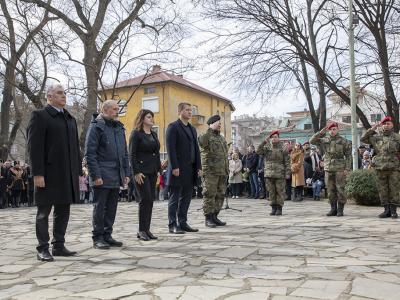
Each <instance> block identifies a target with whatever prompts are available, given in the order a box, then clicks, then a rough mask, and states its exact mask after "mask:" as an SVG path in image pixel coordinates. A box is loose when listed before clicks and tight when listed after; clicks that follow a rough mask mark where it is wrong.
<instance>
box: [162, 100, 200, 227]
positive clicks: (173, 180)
mask: <svg viewBox="0 0 400 300" xmlns="http://www.w3.org/2000/svg"><path fill="white" fill-rule="evenodd" d="M178 114H179V119H178V120H177V121H175V122H172V123H171V124H169V125H168V129H167V134H166V141H167V152H168V161H169V162H168V170H167V185H168V186H169V188H170V198H169V202H168V219H169V224H168V227H169V232H170V233H175V234H183V233H185V232H197V231H199V230H198V229H194V228H192V227H190V226H189V224H188V223H187V213H188V210H189V206H190V201H191V199H192V189H193V185H194V184H195V182H197V177H198V175H199V172H200V170H201V162H200V149H199V145H198V143H197V133H196V129H195V128H194V127H193V126H192V125H191V124H190V123H189V120H190V119H191V118H192V106H191V104H189V103H180V104H179V105H178Z"/></svg>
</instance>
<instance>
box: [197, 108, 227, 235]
mask: <svg viewBox="0 0 400 300" xmlns="http://www.w3.org/2000/svg"><path fill="white" fill-rule="evenodd" d="M220 120H221V117H220V116H218V115H214V116H212V117H210V118H209V119H208V121H207V124H208V125H209V126H210V127H209V129H208V130H207V132H206V133H204V134H203V135H200V136H199V146H200V153H201V164H202V166H203V211H204V216H205V225H206V226H207V227H211V228H213V227H216V226H224V225H226V223H225V222H222V221H221V220H219V219H218V214H219V212H220V210H221V208H222V205H223V204H224V199H225V192H226V182H227V178H228V172H229V166H228V145H227V143H226V141H225V138H224V137H223V136H221V134H220V131H221V121H220Z"/></svg>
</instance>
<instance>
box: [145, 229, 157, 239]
mask: <svg viewBox="0 0 400 300" xmlns="http://www.w3.org/2000/svg"><path fill="white" fill-rule="evenodd" d="M146 233H147V236H148V237H149V238H150V239H151V240H157V239H158V237H156V236H155V235H153V234H152V233H151V232H150V230H147V231H146Z"/></svg>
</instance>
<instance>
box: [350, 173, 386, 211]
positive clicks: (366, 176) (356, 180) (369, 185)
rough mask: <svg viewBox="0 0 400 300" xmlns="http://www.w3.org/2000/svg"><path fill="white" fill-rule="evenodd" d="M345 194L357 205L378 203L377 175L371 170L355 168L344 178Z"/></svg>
mask: <svg viewBox="0 0 400 300" xmlns="http://www.w3.org/2000/svg"><path fill="white" fill-rule="evenodd" d="M346 195H347V196H348V197H349V198H353V199H354V200H355V201H356V203H357V204H359V205H368V206H372V205H380V201H379V194H378V188H377V177H376V174H375V172H374V171H373V170H356V171H353V172H351V173H350V174H349V175H348V176H347V178H346Z"/></svg>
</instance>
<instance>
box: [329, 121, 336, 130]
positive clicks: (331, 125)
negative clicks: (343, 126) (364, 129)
mask: <svg viewBox="0 0 400 300" xmlns="http://www.w3.org/2000/svg"><path fill="white" fill-rule="evenodd" d="M333 127H336V128H338V127H339V126H338V124H337V123H335V122H333V123H331V124H329V125H328V129H332V128H333Z"/></svg>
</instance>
